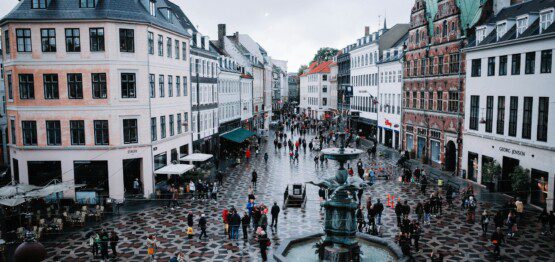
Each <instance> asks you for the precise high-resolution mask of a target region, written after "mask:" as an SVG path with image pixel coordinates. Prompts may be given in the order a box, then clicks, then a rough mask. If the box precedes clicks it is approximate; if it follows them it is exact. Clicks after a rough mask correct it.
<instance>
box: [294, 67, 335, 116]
mask: <svg viewBox="0 0 555 262" xmlns="http://www.w3.org/2000/svg"><path fill="white" fill-rule="evenodd" d="M332 63H334V61H324V62H321V63H318V62H313V63H312V64H311V65H310V67H309V68H308V69H307V70H306V72H305V73H304V74H302V75H300V100H301V101H300V106H299V107H300V108H301V113H305V114H307V115H308V116H310V117H313V118H315V119H324V117H325V114H326V112H330V111H332V110H333V109H335V105H333V104H331V101H332V100H334V99H332V96H333V94H332V92H331V83H330V80H331V77H330V73H331V70H330V66H331V64H332ZM335 95H336V96H337V94H335Z"/></svg>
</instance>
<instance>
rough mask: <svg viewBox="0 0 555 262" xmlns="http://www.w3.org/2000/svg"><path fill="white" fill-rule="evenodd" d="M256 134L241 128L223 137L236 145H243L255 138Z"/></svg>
mask: <svg viewBox="0 0 555 262" xmlns="http://www.w3.org/2000/svg"><path fill="white" fill-rule="evenodd" d="M254 135H255V133H253V132H251V131H249V130H246V129H243V128H239V129H236V130H233V131H231V132H229V133H226V134H223V135H222V137H223V138H225V139H227V140H229V141H233V142H235V143H243V142H244V141H245V140H246V139H247V138H249V137H251V136H254Z"/></svg>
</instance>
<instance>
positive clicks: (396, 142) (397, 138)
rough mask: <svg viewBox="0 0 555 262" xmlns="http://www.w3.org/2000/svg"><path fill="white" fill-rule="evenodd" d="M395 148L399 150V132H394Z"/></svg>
mask: <svg viewBox="0 0 555 262" xmlns="http://www.w3.org/2000/svg"><path fill="white" fill-rule="evenodd" d="M395 148H396V149H399V132H397V131H395Z"/></svg>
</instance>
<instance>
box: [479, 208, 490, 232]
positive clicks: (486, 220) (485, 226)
mask: <svg viewBox="0 0 555 262" xmlns="http://www.w3.org/2000/svg"><path fill="white" fill-rule="evenodd" d="M490 220H491V218H490V216H489V214H488V211H487V210H484V212H482V218H481V219H480V221H481V224H482V234H483V235H484V236H486V235H487V234H488V225H489V222H490Z"/></svg>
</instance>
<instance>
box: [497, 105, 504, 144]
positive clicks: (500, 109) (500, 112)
mask: <svg viewBox="0 0 555 262" xmlns="http://www.w3.org/2000/svg"><path fill="white" fill-rule="evenodd" d="M497 134H498V135H503V134H505V97H504V96H500V97H498V98H497Z"/></svg>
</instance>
